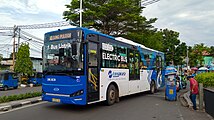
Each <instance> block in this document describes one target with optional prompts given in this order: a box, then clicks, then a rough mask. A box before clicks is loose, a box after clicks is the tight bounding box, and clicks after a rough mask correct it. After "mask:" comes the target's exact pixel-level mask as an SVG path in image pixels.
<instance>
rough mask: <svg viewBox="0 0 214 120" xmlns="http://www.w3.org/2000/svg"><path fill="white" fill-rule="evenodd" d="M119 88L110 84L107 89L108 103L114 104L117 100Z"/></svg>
mask: <svg viewBox="0 0 214 120" xmlns="http://www.w3.org/2000/svg"><path fill="white" fill-rule="evenodd" d="M116 97H117V90H116V88H115V86H114V85H112V84H111V85H110V86H109V87H108V90H107V96H106V104H107V105H113V104H114V103H115V101H116Z"/></svg>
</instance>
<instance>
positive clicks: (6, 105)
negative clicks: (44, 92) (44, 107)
mask: <svg viewBox="0 0 214 120" xmlns="http://www.w3.org/2000/svg"><path fill="white" fill-rule="evenodd" d="M41 101H42V99H41V97H34V98H28V99H24V100H18V101H11V102H7V103H1V104H0V112H2V111H8V110H11V109H14V108H18V107H22V106H25V105H29V104H34V103H38V102H41Z"/></svg>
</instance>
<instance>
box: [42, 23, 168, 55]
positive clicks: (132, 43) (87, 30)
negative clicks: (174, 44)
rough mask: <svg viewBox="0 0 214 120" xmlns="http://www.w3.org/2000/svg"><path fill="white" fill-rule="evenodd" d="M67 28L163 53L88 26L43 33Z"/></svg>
mask: <svg viewBox="0 0 214 120" xmlns="http://www.w3.org/2000/svg"><path fill="white" fill-rule="evenodd" d="M68 30H83V31H84V32H85V33H86V34H99V35H101V36H104V37H108V38H111V39H113V40H117V41H120V42H123V43H127V44H130V45H134V46H136V47H141V48H143V49H146V50H149V51H153V52H156V53H160V54H164V53H163V52H160V51H157V50H154V49H151V48H148V47H146V46H144V45H142V44H139V43H136V42H133V41H131V40H128V39H126V38H123V37H116V38H115V37H112V36H110V35H106V34H103V33H101V32H97V31H94V30H90V29H88V28H84V27H77V28H67V29H62V30H60V29H58V30H55V31H51V32H47V33H45V34H53V33H55V32H59V31H68Z"/></svg>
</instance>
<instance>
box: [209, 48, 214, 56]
mask: <svg viewBox="0 0 214 120" xmlns="http://www.w3.org/2000/svg"><path fill="white" fill-rule="evenodd" d="M209 52H210V55H212V56H213V57H214V46H211V47H210V50H209Z"/></svg>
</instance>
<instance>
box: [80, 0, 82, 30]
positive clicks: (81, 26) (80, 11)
mask: <svg viewBox="0 0 214 120" xmlns="http://www.w3.org/2000/svg"><path fill="white" fill-rule="evenodd" d="M80 27H82V0H80Z"/></svg>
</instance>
